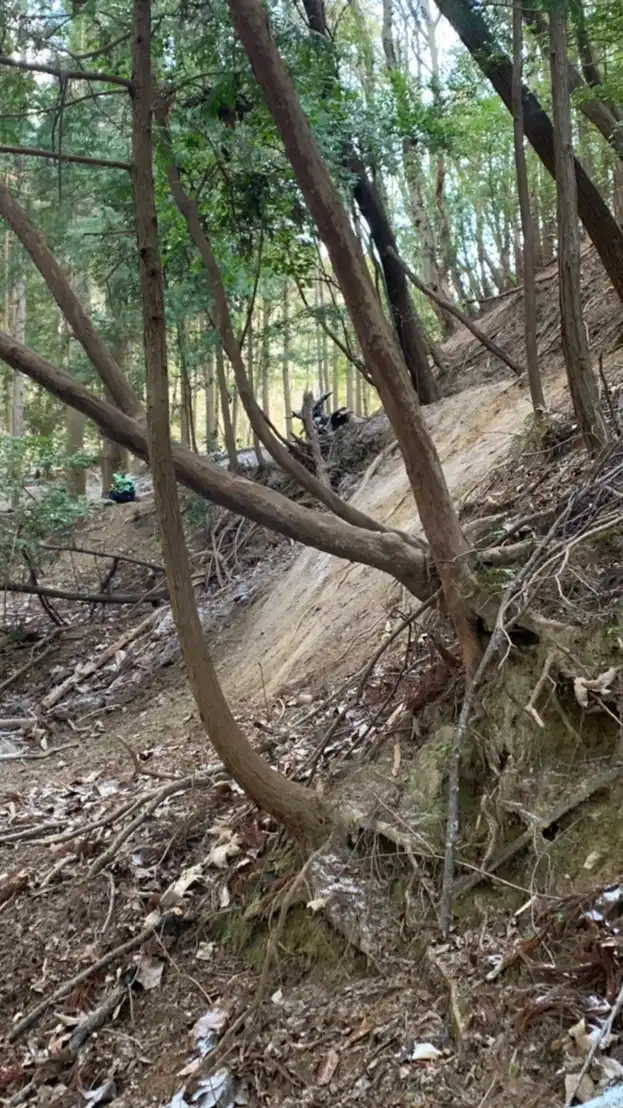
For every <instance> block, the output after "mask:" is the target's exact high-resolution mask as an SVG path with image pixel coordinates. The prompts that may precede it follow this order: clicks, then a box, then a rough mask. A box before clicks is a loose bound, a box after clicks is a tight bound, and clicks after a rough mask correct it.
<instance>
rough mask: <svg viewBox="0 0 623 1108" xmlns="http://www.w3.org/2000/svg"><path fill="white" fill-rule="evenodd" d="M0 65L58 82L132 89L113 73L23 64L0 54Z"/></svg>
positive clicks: (124, 78)
mask: <svg viewBox="0 0 623 1108" xmlns="http://www.w3.org/2000/svg"><path fill="white" fill-rule="evenodd" d="M0 65H7V66H11V68H12V69H24V70H26V71H27V72H29V73H49V75H50V76H51V77H58V79H59V81H101V82H102V84H105V85H122V86H123V88H127V89H128V90H129V89H131V88H132V82H131V81H130V80H128V78H127V77H117V76H116V75H115V74H114V73H89V72H87V71H86V70H82V69H61V68H60V67H59V66H55V65H41V64H40V63H39V62H23V61H20V60H19V59H18V58H8V57H7V56H6V54H0Z"/></svg>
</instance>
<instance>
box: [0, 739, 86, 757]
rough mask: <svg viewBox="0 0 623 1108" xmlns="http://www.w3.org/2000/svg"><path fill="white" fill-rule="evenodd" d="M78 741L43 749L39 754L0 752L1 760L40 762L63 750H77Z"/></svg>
mask: <svg viewBox="0 0 623 1108" xmlns="http://www.w3.org/2000/svg"><path fill="white" fill-rule="evenodd" d="M78 745H79V744H78V743H63V745H62V746H55V747H51V748H50V750H41V751H39V752H38V753H37V754H26V753H24V754H0V762H39V761H41V760H42V759H43V758H51V757H52V756H53V755H54V754H60V752H61V750H75V749H76V747H77V746H78Z"/></svg>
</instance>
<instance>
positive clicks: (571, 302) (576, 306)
mask: <svg viewBox="0 0 623 1108" xmlns="http://www.w3.org/2000/svg"><path fill="white" fill-rule="evenodd" d="M549 32H550V60H551V73H552V105H553V111H554V128H555V152H556V184H557V203H558V286H559V296H560V319H561V328H562V348H563V352H564V356H565V366H566V369H567V379H568V381H569V391H570V393H571V399H572V401H573V410H574V412H575V415H576V419H577V421H578V427H579V428H580V432H581V434H582V437H583V438H584V441H585V443H586V446H587V448H588V449H589V450H591V451H594V450H596V449H597V448H598V447H599V446H601V445H603V444H604V442H605V441H606V429H605V425H604V421H603V419H602V416H601V411H600V407H599V392H598V389H597V382H596V380H595V375H594V373H593V367H592V364H591V356H590V351H589V349H588V337H587V334H586V327H585V325H584V318H583V314H582V293H581V284H580V282H581V263H580V233H579V226H578V220H577V215H576V192H575V176H574V173H573V139H572V132H571V101H570V98H569V84H568V81H567V15H566V11H565V9H564V8H563V7H562V6H558V5H554V6H553V7H552V10H551V13H550V19H549Z"/></svg>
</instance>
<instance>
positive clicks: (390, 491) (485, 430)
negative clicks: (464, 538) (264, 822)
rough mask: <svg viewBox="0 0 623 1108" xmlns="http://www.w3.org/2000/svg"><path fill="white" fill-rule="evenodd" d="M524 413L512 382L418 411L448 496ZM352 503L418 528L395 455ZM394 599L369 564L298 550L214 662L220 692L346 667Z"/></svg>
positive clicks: (557, 390) (498, 456) (553, 391)
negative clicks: (220, 679)
mask: <svg viewBox="0 0 623 1108" xmlns="http://www.w3.org/2000/svg"><path fill="white" fill-rule="evenodd" d="M562 392H563V380H562V378H561V377H560V376H559V375H556V377H555V378H554V379H553V380H550V382H549V388H548V393H549V400H550V402H551V403H552V404H554V405H556V404H557V403H559V402H560V399H561V397H562ZM529 413H530V400H529V397H528V396H527V393H526V389H525V387H524V386H523V385H521V384H517V383H516V382H514V381H511V382H510V383H509V382H508V381H506V382H503V383H497V384H493V385H485V386H481V387H477V388H473V389H470V390H468V391H466V392H462V393H460V394H457V395H456V396H452V397H449V398H446V399H444V400H442V401H440V402H439V403H437V404H435V405H433V406H431V407H430V408H427V409H426V418H427V422H428V425H429V427H430V429H431V431H432V433H433V436H434V439H435V443H436V445H437V449H438V450H439V453H440V456H441V460H442V463H443V467H444V471H445V474H446V478H447V480H448V483H449V485H450V488H451V490H452V493H453V495H454V498H455V501H456V502H459V501H460V500H461V499H462V498H463V497H464V496H465V495H466V494H467V493H468V492H470V491H471V490H472V489H473V488H474V486H476V485H477V484H478V482H479V480H481V479H482V478H484V477H485V476H486V475H487V474H488V473H489V472H490V471H491V468H492V467H493V466H495V465H496V463H497V462H499V461H501V460H502V459H503V458H505V457H506V456H507V455H508V451H509V450H510V448H511V445H512V441H513V436H514V435H517V434H519V433H521V432H522V430H523V428H524V421H525V419H526V417H527V416H528V415H529ZM353 503H355V504H356V505H357V507H359V508H361V509H363V510H364V511H366V512H368V513H369V514H370V515H372V516H374V517H375V518H376V519H381V520H383V521H384V522H385V523H390V524H393V525H395V526H400V527H402V528H405V529H408V530H411V531H414V532H417V531H418V530H419V521H418V519H417V514H416V511H415V506H414V503H413V499H412V496H411V493H410V490H409V486H408V482H407V478H406V474H405V471H404V467H403V465H402V462H401V461H400V459H392V460H389V461H388V462H387V463H385V465H384V467H382V468H381V470H380V471H379V472H377V473H376V474H375V475H374V476H373V477H372V479H371V480H370V481H369V482H368V483H367V484H364V488H363V490H362V491H361V492H360V493H357V494H355V497H354V498H353ZM399 596H400V592H399V586H398V585H397V584H396V583H395V582H392V581H391V580H390V578H388V577H387V576H386V575H385V574H382V573H380V572H379V571H378V570H374V569H370V568H368V567H367V566H361V565H352V564H349V563H347V562H344V561H342V560H341V559H338V558H335V557H332V556H331V555H328V554H322V553H319V552H318V551H315V550H310V549H306V550H303V551H302V552H301V554H300V555H299V557H298V558H297V559H296V561H295V562H294V563H293V565H292V566H291V567H290V569H288V570H287V571H286V573H284V575H283V577H282V578H281V580H280V581H279V582H278V583H277V584H276V585H275V586H274V587H273V588H272V589H271V591H270V593H269V594H268V595H267V596H266V597H265V598H264V599H263V600H262V601H260V602H259V603H258V604H257V605H255V606H254V607H253V608H252V609H251V610H250V611H249V613H248V615H247V618H246V620H245V621H244V623H243V624H242V625H238V627H237V629H236V641H237V649H235V650H234V656H233V657H232V653H231V650H230V649H228V651H227V655H226V657H224V658H223V659H222V676H223V678H224V680H225V682H226V684H227V686H228V692H229V693H230V694H237V695H244V696H245V697H249V694H250V692H251V690H253V689H256V690H257V692H258V693H259V692H260V688H261V675H260V666H261V670H262V674H263V679H264V682H265V685H266V688H267V691H268V692H269V694H271V695H275V694H276V693H278V692H279V690H280V689H281V688H282V687H283V686H285V685H296V686H300V685H305V686H310V687H314V686H315V685H317V684H318V683H320V682H323V681H324V680H325V679H327V678H335V677H336V676H339V675H340V674H341V673H342V672H344V673H345V672H347V671H350V672H352V670H353V667H354V665H355V664H356V662H357V659H358V656H359V655H360V654H361V655H365V654H366V653H369V650H370V644H371V643H372V642H373V640H374V636H375V635H376V634H380V631H381V629H382V627H383V625H384V622H385V619H386V617H387V614H388V610H389V608H390V607H391V605H392V604H393V603H395V602H396V600H397V599H398V598H399Z"/></svg>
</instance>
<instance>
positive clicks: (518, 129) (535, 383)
mask: <svg viewBox="0 0 623 1108" xmlns="http://www.w3.org/2000/svg"><path fill="white" fill-rule="evenodd" d="M522 19H523V4H522V0H513V140H514V147H515V169H516V173H517V196H518V199H519V211H520V214H521V230H522V234H523V255H522V262H523V285H524V287H523V306H524V334H525V341H526V365H527V369H528V381H529V384H530V396H531V398H532V407H533V408H534V411H535V412H536V413H537V415H538V414H539V413H541V412H543V411H544V410H545V397H544V395H543V383H542V381H541V374H540V372H539V356H538V350H537V335H536V280H535V270H536V238H535V233H534V221H533V219H532V212H531V210H530V187H529V184H528V167H527V164H526V151H525V147H524V131H523V101H522V96H521V85H522V69H523V22H522Z"/></svg>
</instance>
